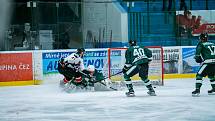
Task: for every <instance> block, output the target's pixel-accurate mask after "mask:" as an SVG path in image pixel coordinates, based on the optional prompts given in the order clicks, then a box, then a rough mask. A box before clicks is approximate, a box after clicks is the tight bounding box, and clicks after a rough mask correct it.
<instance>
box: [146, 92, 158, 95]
mask: <svg viewBox="0 0 215 121" xmlns="http://www.w3.org/2000/svg"><path fill="white" fill-rule="evenodd" d="M147 94H148V95H149V96H157V95H156V94H155V93H149V92H147Z"/></svg>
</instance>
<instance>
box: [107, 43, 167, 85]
mask: <svg viewBox="0 0 215 121" xmlns="http://www.w3.org/2000/svg"><path fill="white" fill-rule="evenodd" d="M147 48H149V49H150V50H151V51H152V61H151V62H150V63H149V74H148V76H149V79H150V80H151V82H152V84H155V85H163V84H164V82H163V80H164V69H163V68H164V66H163V48H162V47H161V46H147ZM126 50H127V48H108V54H107V56H108V58H107V59H108V60H107V62H108V65H107V68H108V77H109V79H111V80H112V81H123V80H124V78H123V73H120V74H117V75H115V76H111V75H114V74H116V73H119V72H120V71H122V68H123V66H124V64H125V51H126ZM131 79H132V80H133V81H139V80H141V79H140V78H139V75H138V74H136V75H134V76H133V77H132V78H131Z"/></svg>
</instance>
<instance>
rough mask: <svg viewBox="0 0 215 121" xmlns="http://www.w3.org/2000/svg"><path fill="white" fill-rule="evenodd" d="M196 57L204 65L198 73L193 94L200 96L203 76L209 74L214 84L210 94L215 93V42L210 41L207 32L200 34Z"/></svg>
mask: <svg viewBox="0 0 215 121" xmlns="http://www.w3.org/2000/svg"><path fill="white" fill-rule="evenodd" d="M194 58H195V60H196V62H197V63H201V64H202V65H201V67H200V68H199V71H198V72H197V74H196V89H195V90H194V91H193V92H192V95H193V96H199V94H200V88H201V86H202V78H203V77H205V76H208V78H209V79H210V83H211V86H212V89H211V90H209V91H208V94H209V95H210V94H215V44H214V43H212V42H209V41H208V34H207V33H202V34H200V36H199V43H198V45H197V47H196V54H195V57H194Z"/></svg>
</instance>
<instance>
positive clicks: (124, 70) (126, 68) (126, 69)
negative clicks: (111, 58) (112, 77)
mask: <svg viewBox="0 0 215 121" xmlns="http://www.w3.org/2000/svg"><path fill="white" fill-rule="evenodd" d="M129 68H130V67H127V66H124V67H123V69H122V72H123V73H126V72H127V71H128V69H129Z"/></svg>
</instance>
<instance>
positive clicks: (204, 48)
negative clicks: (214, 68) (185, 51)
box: [195, 42, 215, 63]
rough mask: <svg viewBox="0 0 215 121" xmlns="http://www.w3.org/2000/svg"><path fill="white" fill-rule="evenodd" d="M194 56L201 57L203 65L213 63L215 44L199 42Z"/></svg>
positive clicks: (214, 59)
mask: <svg viewBox="0 0 215 121" xmlns="http://www.w3.org/2000/svg"><path fill="white" fill-rule="evenodd" d="M195 56H196V57H197V56H201V57H202V59H203V61H204V63H215V44H214V43H212V42H199V43H198V45H197V47H196V54H195Z"/></svg>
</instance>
